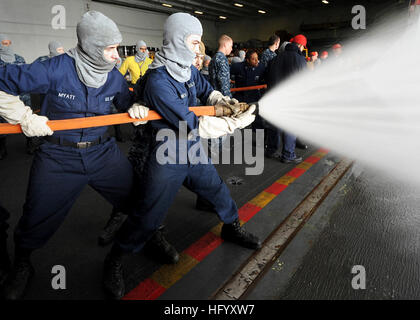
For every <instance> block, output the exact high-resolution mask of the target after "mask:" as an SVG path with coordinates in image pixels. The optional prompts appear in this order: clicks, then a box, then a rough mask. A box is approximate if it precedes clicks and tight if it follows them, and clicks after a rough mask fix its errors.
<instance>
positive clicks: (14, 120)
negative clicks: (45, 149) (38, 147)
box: [0, 91, 54, 137]
mask: <svg viewBox="0 0 420 320" xmlns="http://www.w3.org/2000/svg"><path fill="white" fill-rule="evenodd" d="M0 116H2V117H3V118H4V119H6V121H7V122H9V123H11V124H20V126H21V128H22V131H23V133H24V134H25V136H27V137H42V136H50V135H52V134H53V133H54V132H53V131H52V130H51V128H50V127H49V126H48V125H47V121H48V118H47V117H44V116H38V115H36V114H34V113H33V112H32V109H31V108H29V107H27V106H25V105H24V104H23V102H22V101H21V100H20V99H19V97H18V96H14V95H11V94H8V93H6V92H3V91H0Z"/></svg>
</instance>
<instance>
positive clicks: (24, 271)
mask: <svg viewBox="0 0 420 320" xmlns="http://www.w3.org/2000/svg"><path fill="white" fill-rule="evenodd" d="M34 273H35V270H34V267H33V266H32V264H31V261H30V259H29V258H20V257H18V258H17V259H15V263H14V265H13V268H12V271H11V273H10V274H9V276H8V277H7V279H6V281H5V283H4V288H3V296H4V298H5V299H6V300H19V299H22V298H23V296H24V295H25V291H26V288H27V287H28V284H29V282H30V280H31V279H32V277H33V275H34Z"/></svg>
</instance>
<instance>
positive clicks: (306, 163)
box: [296, 162, 313, 170]
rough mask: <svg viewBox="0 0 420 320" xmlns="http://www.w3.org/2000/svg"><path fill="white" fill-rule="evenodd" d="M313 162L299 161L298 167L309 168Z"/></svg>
mask: <svg viewBox="0 0 420 320" xmlns="http://www.w3.org/2000/svg"><path fill="white" fill-rule="evenodd" d="M312 165H313V163H309V162H301V163H299V164H298V165H297V166H296V168H300V169H303V170H308V169H309V168H310V167H312Z"/></svg>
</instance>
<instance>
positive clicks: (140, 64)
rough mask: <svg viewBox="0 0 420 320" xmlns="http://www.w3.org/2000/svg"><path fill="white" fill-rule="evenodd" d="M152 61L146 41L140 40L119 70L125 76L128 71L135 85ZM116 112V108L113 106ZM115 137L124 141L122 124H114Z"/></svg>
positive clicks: (132, 83) (132, 85)
mask: <svg viewBox="0 0 420 320" xmlns="http://www.w3.org/2000/svg"><path fill="white" fill-rule="evenodd" d="M151 63H152V59H150V58H149V51H148V50H147V45H146V42H144V41H143V40H139V41H137V43H136V54H135V55H134V56H130V57H127V59H125V60H124V62H123V63H122V64H121V66H120V68H119V70H120V72H121V74H122V75H123V76H124V75H125V74H126V73H127V71H128V73H129V74H130V77H131V87H134V85H135V84H136V82H137V81H138V80H139V79H140V78H141V77H142V76H144V74H145V73H146V71H147V69H148V68H149V65H150V64H151ZM113 111H114V113H115V112H116V109H115V108H113ZM114 130H115V139H117V141H119V142H124V141H125V138H124V135H123V133H122V130H121V125H119V124H116V125H114Z"/></svg>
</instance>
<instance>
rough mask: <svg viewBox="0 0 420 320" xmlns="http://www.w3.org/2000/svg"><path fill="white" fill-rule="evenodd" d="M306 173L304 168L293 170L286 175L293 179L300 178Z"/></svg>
mask: <svg viewBox="0 0 420 320" xmlns="http://www.w3.org/2000/svg"><path fill="white" fill-rule="evenodd" d="M305 172H306V170H305V169H302V168H293V169H292V170H290V171H289V172H288V173H286V176H291V177H295V178H299V177H300V176H301V175H302V174H304V173H305Z"/></svg>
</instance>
